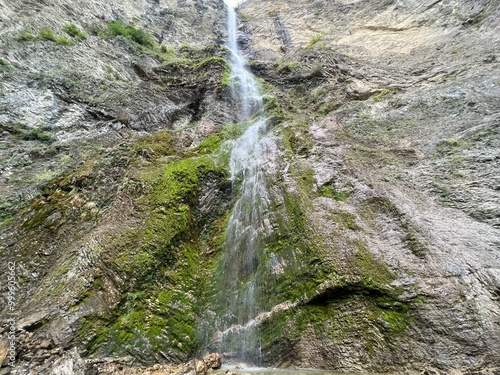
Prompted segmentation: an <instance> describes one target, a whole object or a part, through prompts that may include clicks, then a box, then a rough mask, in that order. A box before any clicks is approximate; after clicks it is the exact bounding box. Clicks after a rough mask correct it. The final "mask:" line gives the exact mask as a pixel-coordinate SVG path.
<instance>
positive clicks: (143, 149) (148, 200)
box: [80, 132, 227, 361]
mask: <svg viewBox="0 0 500 375" xmlns="http://www.w3.org/2000/svg"><path fill="white" fill-rule="evenodd" d="M221 144H222V138H221V137H220V135H213V136H211V137H209V138H207V139H206V140H205V141H204V142H202V144H200V146H198V147H197V148H195V149H191V150H186V151H185V152H179V151H178V150H176V149H175V148H174V146H175V141H174V140H173V138H172V136H171V135H170V134H169V133H168V132H160V133H158V134H155V135H153V136H151V137H145V138H143V139H141V140H139V141H137V142H136V143H135V144H134V145H133V146H132V147H131V149H132V155H133V156H135V157H140V158H144V157H145V155H147V158H149V160H150V161H152V163H151V167H148V169H153V170H154V171H156V170H157V169H158V165H157V164H158V163H159V161H160V160H162V159H161V158H159V156H160V155H171V157H170V158H169V159H168V160H167V161H166V162H161V163H162V164H163V165H164V167H163V169H164V170H163V172H162V173H161V174H157V173H156V172H146V171H144V172H143V173H142V176H143V181H142V184H143V185H148V186H149V188H148V189H147V190H146V191H147V193H146V194H145V195H143V196H141V197H139V198H137V202H136V204H137V207H143V208H144V210H145V211H144V213H143V215H144V216H143V222H142V224H141V226H140V228H136V229H133V230H131V231H129V232H123V233H118V234H117V235H116V237H117V238H116V241H117V243H116V244H113V245H112V247H114V248H115V250H114V252H118V256H117V257H116V260H115V261H114V267H115V270H116V272H118V273H119V274H120V275H122V276H121V277H123V278H126V279H127V280H129V281H128V282H127V283H126V284H125V285H126V286H125V287H126V288H127V289H128V291H127V290H126V293H125V294H124V297H123V299H122V301H121V302H120V306H119V308H118V309H117V310H116V311H115V312H114V314H113V316H112V317H110V318H106V319H93V320H90V321H89V322H88V323H87V324H86V325H85V327H83V328H82V332H81V333H80V336H81V337H87V336H89V335H93V334H92V332H96V333H95V334H94V335H93V338H92V340H91V343H90V344H89V346H88V349H89V351H91V352H94V353H101V354H102V353H104V354H115V355H123V354H132V355H135V356H137V357H140V358H143V359H144V358H151V355H150V354H151V353H159V352H162V353H167V354H168V356H169V359H170V360H171V361H184V360H186V359H187V358H188V357H189V356H191V355H192V354H193V353H194V351H195V350H196V349H197V348H198V346H199V342H198V340H197V337H196V325H197V321H198V317H199V316H200V314H201V313H202V311H201V308H202V306H203V304H201V303H200V301H201V300H203V298H205V295H204V291H205V290H206V288H205V286H204V285H205V283H206V282H207V280H208V279H209V277H208V276H209V275H210V274H211V273H212V272H213V269H214V267H215V259H216V258H217V256H216V255H214V254H217V252H218V250H220V247H221V244H222V242H223V240H221V238H222V237H223V232H224V229H225V224H226V222H227V220H225V217H224V218H220V217H218V216H217V215H215V214H214V215H213V217H209V218H203V222H204V223H205V224H204V225H209V227H206V228H205V230H204V231H203V232H204V235H203V236H200V235H199V233H200V232H201V229H200V228H199V225H200V222H199V221H198V219H197V217H196V214H197V207H198V193H199V189H200V184H201V180H202V179H203V178H205V176H207V175H208V174H211V175H216V176H219V178H221V179H224V176H225V174H226V169H227V164H224V163H223V162H221V161H220V160H219V159H218V157H217V155H218V154H219V153H220V151H219V148H220V146H221ZM174 155H176V157H175V158H174V157H173V156H174ZM221 241H222V242H221ZM108 246H109V245H108ZM207 248H208V249H210V250H208V251H205V250H204V249H207ZM214 252H215V253H214ZM150 360H151V361H153V360H154V359H153V358H151V359H150ZM146 361H148V360H146Z"/></svg>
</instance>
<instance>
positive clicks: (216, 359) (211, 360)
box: [203, 353, 222, 369]
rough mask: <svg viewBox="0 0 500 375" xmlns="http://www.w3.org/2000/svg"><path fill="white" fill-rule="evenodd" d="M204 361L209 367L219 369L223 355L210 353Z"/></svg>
mask: <svg viewBox="0 0 500 375" xmlns="http://www.w3.org/2000/svg"><path fill="white" fill-rule="evenodd" d="M203 362H205V364H206V365H207V367H208V368H209V369H211V368H212V369H218V368H220V367H221V366H222V357H221V355H220V354H219V353H210V354H207V355H206V356H204V357H203Z"/></svg>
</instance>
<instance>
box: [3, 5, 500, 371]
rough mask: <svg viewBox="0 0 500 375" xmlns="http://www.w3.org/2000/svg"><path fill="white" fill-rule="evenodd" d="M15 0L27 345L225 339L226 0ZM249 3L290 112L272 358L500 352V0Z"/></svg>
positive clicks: (139, 348)
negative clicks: (220, 331) (221, 335)
mask: <svg viewBox="0 0 500 375" xmlns="http://www.w3.org/2000/svg"><path fill="white" fill-rule="evenodd" d="M0 5H1V12H0V21H1V25H2V28H1V31H0V35H1V38H0V40H1V42H0V43H1V44H0V51H1V55H0V57H1V60H0V75H1V77H2V82H1V87H0V90H1V95H0V106H1V108H2V113H1V114H0V130H1V131H2V138H1V143H0V153H1V157H0V163H1V164H0V171H1V175H0V191H1V193H2V194H1V201H0V205H1V206H0V209H1V211H0V213H1V217H0V219H1V227H0V231H1V232H0V238H1V240H2V241H1V245H0V246H1V247H0V257H1V264H0V269H1V271H2V275H6V274H7V272H6V270H7V262H12V261H14V262H16V264H17V266H16V280H17V283H18V287H19V289H18V291H17V292H16V302H17V305H16V312H17V314H18V315H17V325H18V328H19V331H18V335H19V337H21V338H22V341H23V340H24V341H23V342H22V343H21V344H20V345H19V346H18V353H17V355H18V360H19V361H20V362H23V361H24V363H26V362H28V361H31V364H30V365H29V366H31V367H32V368H34V367H33V366H39V367H37V371H39V372H40V371H42V372H43V371H45V370H43V369H44V368H48V367H50V363H51V361H54V358H55V357H57V355H58V354H52V355H51V356H52V357H49V358H48V359H46V358H45V357H43V355H42V356H41V355H40V351H42V352H43V353H45V352H44V350H45V351H47V353H48V351H49V350H50V349H52V348H53V347H57V348H61V350H65V349H70V348H72V347H77V348H79V350H80V351H81V353H82V354H84V355H87V356H90V355H93V356H97V357H99V356H105V355H132V356H134V357H135V358H138V359H139V360H140V361H142V362H157V361H160V362H161V361H168V362H178V361H183V360H186V359H187V358H189V357H190V356H192V355H194V354H196V353H197V352H198V351H199V350H202V348H203V347H204V346H208V347H210V348H212V349H218V343H217V340H212V338H214V337H217V332H214V331H213V319H214V317H215V316H218V315H220V314H221V311H220V310H219V309H221V307H220V306H216V305H214V303H213V300H214V295H216V294H217V292H218V291H219V290H220V289H219V288H220V286H219V285H218V284H217V280H218V277H217V276H216V274H217V269H218V262H219V260H220V258H221V256H222V251H223V243H224V230H225V227H226V225H227V219H228V215H229V213H230V210H231V208H232V205H233V204H234V200H235V193H236V189H232V185H231V184H230V183H229V182H228V158H229V152H230V146H231V142H232V140H234V139H235V138H237V137H238V136H239V135H240V134H241V128H242V126H244V124H236V125H232V123H233V121H234V118H235V117H234V108H233V107H232V103H231V99H230V95H229V93H230V88H231V82H230V81H229V80H228V63H227V61H226V59H227V57H228V56H227V51H226V50H225V49H224V48H223V47H222V45H223V41H224V39H225V31H224V30H225V26H224V24H225V11H224V6H223V3H222V1H216V0H213V1H207V0H205V1H203V0H197V1H180V0H179V1H152V2H148V1H142V2H141V1H139V2H137V1H134V2H130V3H128V2H126V1H125V2H123V1H122V2H116V4H115V3H109V2H107V3H106V4H105V5H104V4H100V3H93V2H90V3H85V4H80V3H77V2H75V3H71V2H70V1H65V2H58V3H50V4H49V3H43V2H36V3H35V2H33V3H32V4H31V3H30V4H27V3H26V2H20V1H9V2H8V3H7V2H0ZM76 9H77V10H78V11H76ZM75 14H78V15H81V17H80V16H78V17H76V16H75ZM239 15H240V23H241V27H240V45H241V47H242V48H243V49H244V51H245V52H246V54H247V56H248V57H249V59H250V69H251V70H252V71H253V72H254V74H256V75H257V76H258V77H259V78H260V79H261V83H262V88H263V90H264V91H265V93H266V94H267V99H266V108H267V112H268V114H269V117H270V121H269V130H268V133H267V135H266V137H267V138H268V142H267V143H266V144H267V147H268V150H267V153H266V161H265V163H264V167H263V169H264V172H265V173H266V176H267V179H268V184H267V185H268V190H269V201H270V203H269V205H268V207H269V209H268V212H267V214H266V217H265V220H264V221H263V227H264V229H263V233H262V241H261V242H262V245H261V247H262V248H261V249H260V252H261V254H262V256H261V259H262V262H261V263H260V264H259V265H258V267H257V271H256V272H257V275H258V277H259V283H258V287H257V290H256V292H255V293H256V304H257V308H258V310H259V311H261V312H262V314H261V315H260V316H259V319H257V320H258V332H259V335H260V337H261V340H262V350H263V351H262V360H263V361H264V364H269V365H274V366H276V365H279V366H287V365H296V366H302V367H318V368H329V369H335V370H342V371H358V370H371V371H403V370H404V369H408V370H421V369H423V368H426V367H435V368H438V369H441V370H450V369H462V370H463V371H464V372H465V371H469V370H470V371H472V370H477V369H484V368H488V367H500V357H499V353H500V340H499V337H500V327H499V325H500V320H499V312H500V306H499V302H498V301H499V300H498V299H499V296H500V259H499V257H500V227H499V226H500V221H499V220H500V216H499V212H500V197H499V193H498V189H499V176H500V170H499V169H500V163H499V159H500V153H499V150H500V134H499V132H500V130H499V123H500V118H499V113H500V106H499V103H500V100H499V98H500V73H499V72H500V70H499V69H498V68H499V65H498V64H499V63H498V59H499V58H500V57H499V56H498V51H499V50H500V48H499V47H500V38H499V36H498V35H499V29H500V7H499V5H498V3H497V2H495V1H487V0H484V1H466V0H463V1H428V2H421V1H420V2H419V1H413V0H406V1H389V0H388V1H373V0H358V1H343V0H342V1H340V0H339V1H316V2H312V3H311V2H309V1H305V0H304V1H302V0H294V1H281V2H278V3H277V2H275V1H268V0H249V1H248V2H246V3H245V4H243V5H242V6H241V7H240V9H239ZM117 20H121V21H117ZM71 25H74V27H73V26H71ZM50 32H52V33H53V34H54V35H53V36H51V34H50ZM83 34H85V35H83ZM1 290H2V298H5V297H3V296H4V295H5V294H6V293H4V292H6V290H7V283H3V284H2V289H1ZM2 305H3V304H2ZM1 317H2V318H3V319H4V318H5V319H6V318H8V317H9V313H8V311H7V310H4V311H3V312H2V315H1ZM4 327H6V328H5V332H7V330H8V327H7V326H4ZM207 327H212V328H207ZM31 333H33V336H30V335H31ZM28 336H30V337H31V338H29V339H28V338H26V337H28ZM45 339H46V340H48V342H49V344H48V345H47V344H43V345H42V343H43V342H44V340H45ZM235 339H236V340H238V336H236V337H235ZM29 340H31V341H29ZM37 340H38V341H37ZM29 342H31V343H30V344H29ZM28 344H29V345H28ZM30 345H31V346H30ZM37 350H38V352H37ZM57 353H59V352H57ZM34 357H36V358H38V359H39V361H38V362H36V361H33V358H34ZM40 358H41V359H40ZM44 361H45V362H44Z"/></svg>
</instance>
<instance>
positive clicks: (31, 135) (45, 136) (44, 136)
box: [21, 128, 55, 143]
mask: <svg viewBox="0 0 500 375" xmlns="http://www.w3.org/2000/svg"><path fill="white" fill-rule="evenodd" d="M21 138H22V139H24V140H25V141H41V142H44V143H52V142H54V141H55V139H54V137H53V136H52V135H51V134H50V133H47V132H45V131H44V130H43V129H41V128H35V129H29V130H27V131H25V132H23V134H22V135H21Z"/></svg>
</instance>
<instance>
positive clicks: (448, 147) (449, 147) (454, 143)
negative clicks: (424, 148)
mask: <svg viewBox="0 0 500 375" xmlns="http://www.w3.org/2000/svg"><path fill="white" fill-rule="evenodd" d="M460 146H461V144H460V142H459V141H458V140H457V139H447V140H444V141H441V142H439V143H438V144H437V146H436V150H437V151H438V153H440V154H451V153H453V152H456V151H457V150H458V149H459V147H460Z"/></svg>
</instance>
